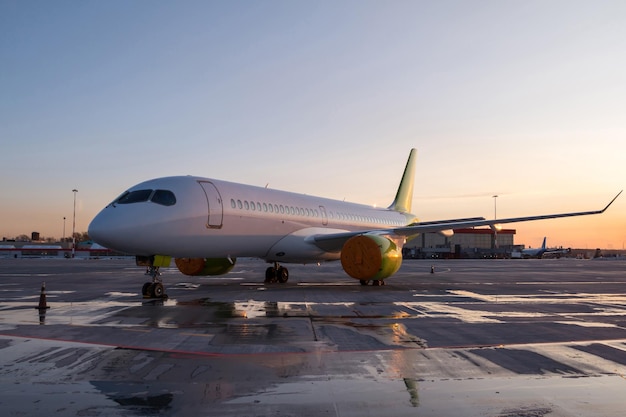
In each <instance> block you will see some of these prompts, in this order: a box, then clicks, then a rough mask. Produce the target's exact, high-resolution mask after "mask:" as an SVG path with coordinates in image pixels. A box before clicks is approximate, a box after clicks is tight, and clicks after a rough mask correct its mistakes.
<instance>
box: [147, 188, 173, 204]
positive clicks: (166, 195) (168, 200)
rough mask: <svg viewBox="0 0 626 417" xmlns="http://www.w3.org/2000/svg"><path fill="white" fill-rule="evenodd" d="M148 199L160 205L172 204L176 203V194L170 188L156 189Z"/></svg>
mask: <svg viewBox="0 0 626 417" xmlns="http://www.w3.org/2000/svg"><path fill="white" fill-rule="evenodd" d="M150 201H152V202H153V203H156V204H160V205H162V206H173V205H174V204H176V196H175V195H174V193H173V192H171V191H170V190H156V191H155V192H154V194H153V195H152V198H151V199H150Z"/></svg>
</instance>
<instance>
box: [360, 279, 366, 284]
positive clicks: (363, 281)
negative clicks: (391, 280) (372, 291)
mask: <svg viewBox="0 0 626 417" xmlns="http://www.w3.org/2000/svg"><path fill="white" fill-rule="evenodd" d="M359 282H360V283H361V285H367V280H366V279H361V280H359Z"/></svg>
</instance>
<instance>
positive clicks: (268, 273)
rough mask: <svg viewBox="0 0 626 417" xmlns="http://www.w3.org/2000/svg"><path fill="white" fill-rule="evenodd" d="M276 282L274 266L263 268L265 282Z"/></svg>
mask: <svg viewBox="0 0 626 417" xmlns="http://www.w3.org/2000/svg"><path fill="white" fill-rule="evenodd" d="M272 282H276V268H274V267H272V266H270V267H268V268H267V269H266V270H265V283H266V284H269V283H272Z"/></svg>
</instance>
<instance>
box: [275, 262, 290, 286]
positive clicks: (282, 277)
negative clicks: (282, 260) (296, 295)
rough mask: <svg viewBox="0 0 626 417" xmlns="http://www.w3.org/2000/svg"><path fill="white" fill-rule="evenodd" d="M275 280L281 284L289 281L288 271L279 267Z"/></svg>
mask: <svg viewBox="0 0 626 417" xmlns="http://www.w3.org/2000/svg"><path fill="white" fill-rule="evenodd" d="M276 278H277V279H278V282H280V283H281V284H284V283H286V282H287V281H288V280H289V271H288V270H287V268H284V267H282V266H281V267H279V268H278V269H277V270H276Z"/></svg>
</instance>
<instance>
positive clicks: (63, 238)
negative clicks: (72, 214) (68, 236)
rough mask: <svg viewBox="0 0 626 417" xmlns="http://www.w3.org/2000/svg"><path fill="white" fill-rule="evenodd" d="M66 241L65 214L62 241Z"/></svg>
mask: <svg viewBox="0 0 626 417" xmlns="http://www.w3.org/2000/svg"><path fill="white" fill-rule="evenodd" d="M63 242H65V216H63V237H62V238H61V243H63Z"/></svg>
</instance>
